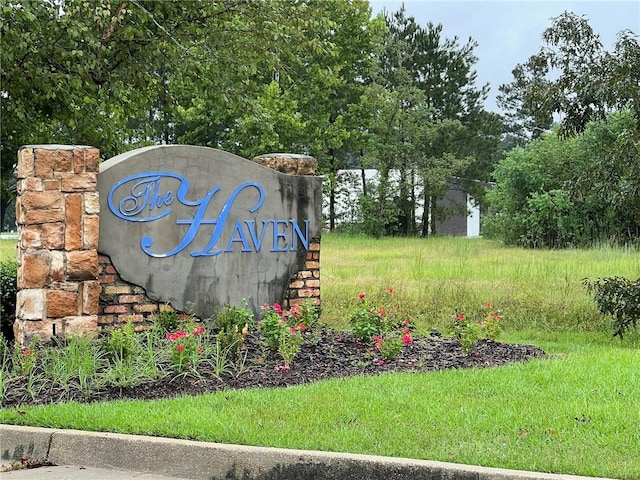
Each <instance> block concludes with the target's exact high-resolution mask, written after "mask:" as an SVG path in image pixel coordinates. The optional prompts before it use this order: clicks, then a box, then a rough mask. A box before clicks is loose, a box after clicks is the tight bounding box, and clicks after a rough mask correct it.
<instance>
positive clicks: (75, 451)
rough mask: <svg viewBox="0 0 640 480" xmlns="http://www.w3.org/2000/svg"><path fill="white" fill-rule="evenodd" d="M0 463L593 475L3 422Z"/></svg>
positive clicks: (562, 478)
mask: <svg viewBox="0 0 640 480" xmlns="http://www.w3.org/2000/svg"><path fill="white" fill-rule="evenodd" d="M0 452H1V463H2V464H7V463H11V462H13V461H16V460H20V459H21V458H29V459H33V460H46V461H49V462H52V463H54V464H56V465H82V466H85V467H91V468H104V469H114V470H133V471H136V472H145V473H150V474H161V475H165V476H170V477H182V478H185V479H193V480H200V479H202V480H217V479H228V480H234V479H238V480H240V479H241V480H275V479H283V480H307V479H315V480H323V479H327V480H329V479H332V480H343V479H344V480H353V479H370V480H405V479H406V480H449V479H451V480H580V479H584V480H586V479H590V480H594V479H593V478H592V477H581V476H574V475H556V474H548V473H537V472H525V471H517V470H506V469H499V468H488V467H475V466H468V465H461V464H454V463H444V462H435V461H428V460H411V459H404V458H392V457H380V456H373V455H355V454H346V453H332V452H317V451H307V450H288V449H282V448H264V447H250V446H242V445H226V444H219V443H209V442H195V441H190V440H175V439H169V438H159V437H147V436H139V435H121V434H116V433H99V432H85V431H78V430H57V429H46V428H35V427H20V426H13V425H0Z"/></svg>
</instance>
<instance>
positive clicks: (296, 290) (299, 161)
mask: <svg viewBox="0 0 640 480" xmlns="http://www.w3.org/2000/svg"><path fill="white" fill-rule="evenodd" d="M252 161H253V162H255V163H258V164H260V165H262V166H263V167H267V168H270V169H271V170H275V171H277V172H280V173H284V174H287V175H315V174H316V172H317V170H318V161H317V160H316V159H315V158H313V157H310V156H308V155H298V154H292V153H267V154H264V155H260V156H258V157H254V158H253V159H252ZM309 299H313V300H314V301H315V302H316V303H318V304H319V302H320V239H319V238H313V239H311V242H310V244H309V251H308V252H307V258H306V261H305V265H304V268H303V269H302V270H300V271H298V272H297V273H295V274H294V275H293V277H292V278H291V282H290V283H289V288H288V289H287V292H286V296H285V298H284V302H283V303H284V307H285V308H290V307H291V306H292V305H300V304H302V303H303V302H305V301H308V300H309Z"/></svg>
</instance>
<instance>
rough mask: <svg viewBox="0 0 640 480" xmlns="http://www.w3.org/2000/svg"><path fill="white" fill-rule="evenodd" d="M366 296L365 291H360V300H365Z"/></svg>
mask: <svg viewBox="0 0 640 480" xmlns="http://www.w3.org/2000/svg"><path fill="white" fill-rule="evenodd" d="M364 297H366V295H365V294H364V293H363V292H360V293H359V294H358V298H359V299H360V300H364Z"/></svg>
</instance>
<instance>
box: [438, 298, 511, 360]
mask: <svg viewBox="0 0 640 480" xmlns="http://www.w3.org/2000/svg"><path fill="white" fill-rule="evenodd" d="M446 330H447V334H449V335H450V336H452V337H453V338H455V339H457V340H458V341H459V342H460V346H461V347H462V352H463V353H464V354H465V355H468V354H469V353H470V352H471V351H472V350H473V349H474V348H475V346H476V345H477V344H478V341H479V340H480V339H488V340H491V341H496V339H497V338H498V336H499V335H500V333H501V332H502V315H500V314H499V313H497V312H496V311H494V309H493V306H492V305H491V304H490V303H486V304H485V305H484V307H483V308H481V309H480V311H478V312H472V313H471V314H468V315H467V314H464V313H460V312H456V313H454V314H453V315H452V316H451V318H450V319H449V322H448V323H447V326H446Z"/></svg>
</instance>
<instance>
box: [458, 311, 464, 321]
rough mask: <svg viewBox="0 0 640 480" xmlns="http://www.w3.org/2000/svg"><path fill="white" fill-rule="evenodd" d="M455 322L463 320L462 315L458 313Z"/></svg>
mask: <svg viewBox="0 0 640 480" xmlns="http://www.w3.org/2000/svg"><path fill="white" fill-rule="evenodd" d="M456 320H464V314H462V313H459V314H457V315H456Z"/></svg>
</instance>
